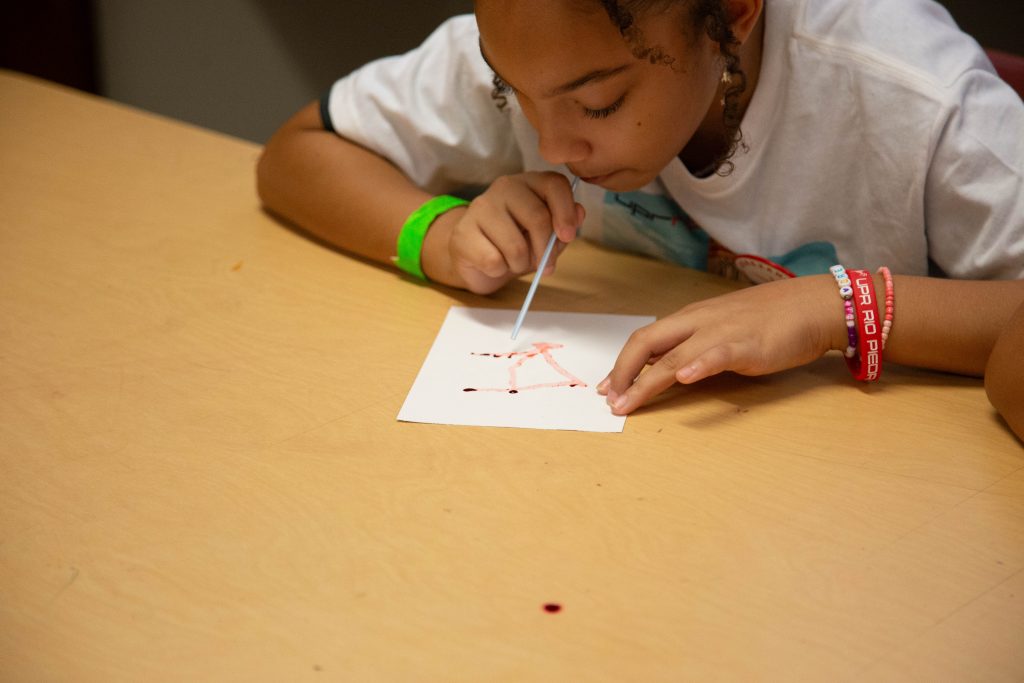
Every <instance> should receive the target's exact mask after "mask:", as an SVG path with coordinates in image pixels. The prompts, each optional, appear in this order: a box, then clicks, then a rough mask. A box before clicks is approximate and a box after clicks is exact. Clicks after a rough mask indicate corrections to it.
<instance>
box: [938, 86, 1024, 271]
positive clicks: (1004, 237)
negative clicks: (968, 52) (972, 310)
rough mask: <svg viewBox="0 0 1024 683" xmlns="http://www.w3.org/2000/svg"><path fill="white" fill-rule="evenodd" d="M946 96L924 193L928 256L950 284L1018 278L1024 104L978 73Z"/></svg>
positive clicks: (1022, 241)
mask: <svg viewBox="0 0 1024 683" xmlns="http://www.w3.org/2000/svg"><path fill="white" fill-rule="evenodd" d="M950 92H951V95H952V99H951V104H950V106H948V107H946V108H945V113H944V115H943V118H942V119H941V120H940V121H938V122H937V126H936V128H937V135H936V138H935V139H936V140H937V142H936V148H935V152H934V154H933V156H932V163H931V166H930V170H929V173H928V179H927V184H926V188H925V214H926V215H925V220H926V223H925V224H926V226H927V228H926V229H927V233H928V243H929V255H930V257H931V260H932V261H933V262H934V263H935V264H936V265H938V266H939V268H940V269H941V270H942V271H943V272H944V273H945V274H946V275H948V276H950V277H956V278H972V279H1020V278H1024V103H1022V102H1021V100H1020V98H1019V97H1018V96H1017V94H1016V93H1015V92H1014V91H1013V90H1012V89H1011V88H1010V87H1009V86H1008V85H1006V84H1005V83H1004V82H1002V81H1001V80H1000V79H999V78H998V77H997V76H996V75H995V74H993V73H991V72H989V71H988V70H986V69H982V68H977V69H971V70H969V71H967V72H965V73H964V75H963V76H961V78H960V79H959V81H958V82H957V83H956V84H954V87H953V88H951V89H950Z"/></svg>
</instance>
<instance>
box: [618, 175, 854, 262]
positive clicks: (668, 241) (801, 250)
mask: <svg viewBox="0 0 1024 683" xmlns="http://www.w3.org/2000/svg"><path fill="white" fill-rule="evenodd" d="M604 205H605V206H604V221H603V225H602V240H603V241H604V243H605V244H607V245H608V246H610V247H613V248H616V249H621V250H623V251H630V252H633V253H638V254H645V255H647V256H653V257H654V258H657V259H661V260H663V261H670V262H673V263H678V264H679V265H682V266H686V267H688V268H696V269H698V270H708V257H709V253H710V252H711V251H712V245H713V244H714V246H715V247H716V248H715V249H714V251H715V252H716V255H718V256H721V252H723V251H725V250H724V249H722V248H721V247H720V246H719V245H717V244H716V243H714V241H713V240H712V239H711V237H710V236H709V235H708V233H707V232H705V231H704V229H703V228H701V227H700V225H698V224H697V222H696V221H695V220H694V219H693V218H692V217H690V215H689V214H688V213H686V212H685V211H683V209H682V208H680V206H679V205H678V204H676V203H675V202H674V201H672V200H671V199H670V198H668V197H666V196H664V195H653V194H647V193H646V192H606V193H605V195H604ZM758 256H762V255H761V254H758ZM764 258H767V259H768V260H769V261H773V262H775V263H777V264H779V265H781V266H783V267H784V268H786V269H788V270H789V271H791V272H792V273H794V274H795V275H812V274H816V273H827V272H829V271H828V269H829V268H830V267H831V266H832V265H833V264H835V263H838V262H839V258H838V256H837V255H836V248H835V246H834V245H833V244H831V243H829V242H822V241H819V242H808V243H807V244H802V245H800V246H799V247H797V248H795V249H792V250H790V251H788V252H786V253H785V254H781V255H770V256H764ZM720 274H722V273H720Z"/></svg>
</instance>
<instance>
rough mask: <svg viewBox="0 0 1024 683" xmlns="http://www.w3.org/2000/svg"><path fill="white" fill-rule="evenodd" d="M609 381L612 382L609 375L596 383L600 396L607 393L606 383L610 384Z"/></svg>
mask: <svg viewBox="0 0 1024 683" xmlns="http://www.w3.org/2000/svg"><path fill="white" fill-rule="evenodd" d="M611 383H612V380H611V378H610V377H605V378H604V379H603V380H601V381H600V382H598V383H597V393H599V394H601V395H602V396H604V395H605V394H607V393H608V385H610V384H611Z"/></svg>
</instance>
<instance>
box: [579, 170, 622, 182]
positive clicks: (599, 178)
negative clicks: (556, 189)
mask: <svg viewBox="0 0 1024 683" xmlns="http://www.w3.org/2000/svg"><path fill="white" fill-rule="evenodd" d="M613 175H615V171H612V172H611V173H602V174H599V175H591V176H587V175H583V174H579V178H580V180H582V181H583V182H585V183H590V184H591V185H600V184H601V183H602V182H604V181H606V180H607V179H608V178H610V177H611V176H613Z"/></svg>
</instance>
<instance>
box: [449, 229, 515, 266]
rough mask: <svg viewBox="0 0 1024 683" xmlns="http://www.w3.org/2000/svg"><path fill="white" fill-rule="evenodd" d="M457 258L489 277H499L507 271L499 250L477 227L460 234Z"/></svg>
mask: <svg viewBox="0 0 1024 683" xmlns="http://www.w3.org/2000/svg"><path fill="white" fill-rule="evenodd" d="M457 259H458V260H459V261H461V262H462V263H464V264H466V265H467V266H469V267H471V268H473V269H474V270H477V271H479V272H481V273H483V274H484V275H486V276H487V277H490V278H501V277H504V276H506V275H508V273H509V266H508V263H507V262H506V260H505V256H504V255H503V254H502V253H501V250H500V249H499V248H498V247H497V246H496V245H495V244H494V242H492V241H491V239H490V238H489V237H488V236H487V235H485V234H484V233H483V231H482V230H479V229H477V230H471V231H467V232H466V233H464V234H463V235H461V236H460V239H459V242H458V252H457Z"/></svg>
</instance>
